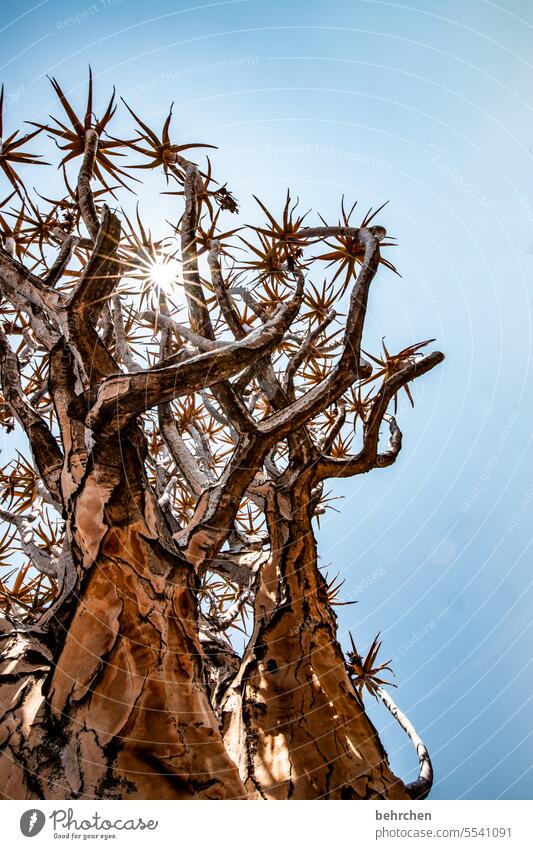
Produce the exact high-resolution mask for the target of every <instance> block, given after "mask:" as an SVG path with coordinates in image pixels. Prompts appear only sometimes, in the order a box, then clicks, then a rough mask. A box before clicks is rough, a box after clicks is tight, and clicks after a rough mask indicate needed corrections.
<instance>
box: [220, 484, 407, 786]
mask: <svg viewBox="0 0 533 849" xmlns="http://www.w3.org/2000/svg"><path fill="white" fill-rule="evenodd" d="M309 478H310V475H309V474H308V475H303V476H300V478H299V479H298V477H296V480H295V481H291V480H290V479H289V480H288V481H285V483H284V485H281V484H279V485H278V486H276V487H275V488H272V489H271V490H270V493H269V495H268V498H267V507H266V515H267V521H268V527H269V533H270V544H271V552H272V554H271V558H270V560H269V561H268V563H267V564H265V566H264V567H263V569H262V571H261V573H260V576H259V586H258V591H257V595H256V603H255V627H254V632H253V635H252V638H251V640H250V644H249V646H248V648H247V650H246V653H245V656H244V658H243V662H242V665H241V668H240V670H239V674H238V676H237V678H236V680H235V682H234V684H233V686H232V687H231V689H230V690H229V691H228V694H227V697H226V699H225V703H224V706H223V717H224V725H225V736H224V740H225V743H226V747H227V749H228V751H229V753H230V754H231V756H232V757H233V759H234V760H235V762H236V763H238V765H239V770H240V773H241V777H242V780H243V782H244V784H245V787H246V789H247V791H248V795H249V797H250V798H264V799H316V798H320V799H380V798H386V799H408V798H409V796H408V794H407V792H406V790H405V786H404V784H403V782H402V781H400V780H399V779H397V778H396V777H395V776H394V775H393V774H392V772H391V770H390V767H389V764H388V761H387V756H386V753H385V751H384V749H383V747H382V745H381V743H380V741H379V738H378V735H377V732H376V730H375V728H374V727H373V725H372V723H371V722H370V720H369V719H368V717H367V716H366V714H365V711H364V708H363V706H362V704H361V702H360V700H359V698H358V697H357V695H356V693H355V690H354V687H353V685H352V682H351V681H350V678H349V676H348V674H347V671H346V666H345V662H344V657H343V653H342V649H341V648H340V646H339V644H338V642H337V639H336V632H337V626H336V616H335V614H334V613H333V612H332V610H331V606H330V604H329V601H328V598H327V587H326V584H325V581H324V579H323V577H322V576H321V574H320V572H319V570H318V568H317V550H316V540H315V538H314V534H313V529H312V525H311V513H312V506H311V492H310V483H309Z"/></svg>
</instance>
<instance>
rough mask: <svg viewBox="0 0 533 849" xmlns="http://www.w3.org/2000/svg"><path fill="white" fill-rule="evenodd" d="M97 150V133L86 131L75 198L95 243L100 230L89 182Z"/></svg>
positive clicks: (92, 130) (91, 130)
mask: <svg viewBox="0 0 533 849" xmlns="http://www.w3.org/2000/svg"><path fill="white" fill-rule="evenodd" d="M97 150H98V133H97V132H96V130H94V129H90V130H87V132H86V133H85V154H84V156H83V162H82V164H81V168H80V173H79V175H78V191H77V196H78V204H79V207H80V212H81V217H82V218H83V223H84V224H85V226H86V227H87V230H88V231H89V234H90V236H91V239H92V240H93V241H96V238H97V236H98V230H99V229H100V223H99V221H98V214H97V212H96V206H95V204H94V198H93V193H92V190H91V180H92V177H93V169H94V163H95V159H96V152H97Z"/></svg>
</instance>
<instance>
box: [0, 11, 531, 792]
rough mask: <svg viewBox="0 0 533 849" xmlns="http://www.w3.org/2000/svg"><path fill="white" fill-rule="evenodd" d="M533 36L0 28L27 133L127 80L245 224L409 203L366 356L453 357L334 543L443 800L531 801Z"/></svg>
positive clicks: (379, 714) (42, 17) (485, 25)
mask: <svg viewBox="0 0 533 849" xmlns="http://www.w3.org/2000/svg"><path fill="white" fill-rule="evenodd" d="M11 16H12V17H11ZM532 35H533V9H532V8H531V5H530V4H529V3H527V2H525V0H523V1H522V2H521V0H512V2H506V3H505V4H502V5H497V4H495V3H491V2H485V0H472V2H469V3H468V4H465V3H462V2H450V0H444V1H443V0H441V2H436V0H435V2H432V0H425V2H421V0H418V2H417V0H412V2H410V3H409V4H408V5H404V4H400V3H394V2H390V3H389V2H381V0H353V2H347V0H344V2H335V0H333V2H328V3H324V2H316V0H311V2H309V1H308V2H304V0H294V2H291V3H287V2H285V3H284V2H280V0H270V2H258V0H234V2H221V3H209V4H202V3H199V2H194V0H191V2H183V0H178V2H171V1H170V0H165V1H164V2H151V3H149V4H147V3H145V2H143V3H141V2H137V0H98V2H95V3H89V2H86V0H44V2H40V3H28V2H27V0H22V2H18V3H17V4H11V5H10V8H9V11H7V9H6V14H5V15H4V16H3V20H2V26H1V27H0V48H1V51H0V53H1V56H2V60H1V62H0V64H1V70H2V74H1V76H2V78H3V79H4V81H5V83H6V88H7V110H6V122H7V129H8V131H9V130H10V127H11V126H12V124H13V128H14V126H15V124H18V123H20V122H21V121H22V120H23V119H25V118H36V116H40V117H44V116H45V115H47V114H48V112H49V111H50V110H52V108H53V107H54V98H53V94H52V91H51V88H50V86H49V84H48V82H47V80H46V76H45V75H46V74H47V73H49V74H53V75H54V76H56V77H57V78H58V80H59V81H60V83H61V84H62V85H63V86H64V87H65V90H66V91H68V92H71V93H72V96H73V98H74V99H76V98H77V97H78V95H79V96H80V97H81V96H82V93H83V89H84V86H85V81H86V73H87V65H88V63H89V62H91V64H92V67H93V71H94V75H95V83H96V87H97V93H98V99H99V100H100V102H101V103H103V101H104V100H105V98H106V97H108V96H109V92H110V89H111V87H112V85H113V84H116V86H117V89H118V92H119V94H122V95H124V96H125V98H126V99H127V100H128V102H129V103H130V105H131V106H132V107H133V108H134V109H135V110H136V111H139V112H140V113H141V114H142V116H143V117H144V118H145V119H147V120H148V122H149V123H153V124H154V125H155V126H157V125H158V124H159V123H160V121H161V119H162V116H163V113H164V112H165V111H166V110H167V109H168V105H169V103H170V102H171V101H175V116H176V118H175V125H174V126H175V134H176V138H177V140H178V141H181V140H186V139H187V140H191V139H192V140H193V141H197V140H202V141H208V142H212V143H215V144H217V145H218V146H219V151H218V152H216V153H215V155H214V156H213V161H214V164H215V170H216V174H217V176H218V177H219V178H221V179H222V181H225V180H227V181H228V185H229V186H230V187H231V189H232V190H233V191H234V192H235V194H236V195H237V196H238V198H239V200H240V202H241V208H242V216H243V219H244V220H253V219H257V212H256V210H255V209H254V204H253V201H252V199H251V194H252V192H254V193H256V194H259V195H260V196H261V197H262V198H263V199H264V200H266V201H267V202H268V203H269V204H270V205H273V206H275V205H277V206H278V207H280V206H281V204H282V200H283V195H284V192H285V191H286V188H287V186H290V187H291V190H292V192H293V194H295V195H298V196H299V197H300V198H301V201H302V206H303V208H306V209H307V208H309V207H313V208H314V209H318V210H319V211H320V212H321V213H322V215H324V217H326V218H329V219H336V218H337V215H338V209H339V203H340V197H341V195H342V194H345V196H346V197H347V199H350V200H356V199H357V200H359V204H360V207H361V210H362V212H364V211H366V209H367V208H368V207H369V206H376V205H379V204H380V203H382V202H383V201H385V200H387V199H388V200H390V203H389V206H388V207H387V208H386V209H385V210H384V211H383V213H382V214H381V215H380V223H382V224H384V226H386V227H387V229H388V231H389V232H390V233H391V234H393V235H394V236H396V237H397V238H398V240H399V247H398V248H397V249H396V250H395V251H394V252H393V253H392V252H391V254H390V257H391V259H392V260H393V261H394V262H395V263H396V264H397V266H398V268H399V270H400V272H401V273H402V275H403V277H402V279H401V280H400V279H399V278H397V277H394V276H393V275H392V274H390V273H388V272H384V273H383V274H381V276H380V277H379V279H378V280H377V281H376V282H375V284H374V289H373V292H372V297H371V308H370V315H369V319H368V323H367V333H366V339H365V347H366V348H367V349H370V350H371V351H374V352H375V351H376V350H377V349H378V346H379V340H380V339H381V337H382V336H386V340H387V345H388V347H389V348H390V349H398V350H399V349H400V348H403V347H404V346H405V345H408V344H411V343H412V342H415V341H420V340H422V339H427V338H429V337H437V339H438V347H439V348H440V349H441V350H443V351H444V352H445V353H446V356H447V359H446V361H445V363H444V365H443V366H441V367H439V369H438V370H436V371H435V372H433V373H432V374H430V375H429V376H426V377H425V378H423V383H420V382H419V384H418V385H417V386H416V387H415V400H416V407H415V410H414V411H412V410H411V409H410V407H409V406H408V404H407V405H406V404H405V403H403V402H402V403H401V405H400V411H399V422H400V424H401V426H402V428H403V430H404V437H405V440H404V449H403V452H402V454H401V456H400V458H399V460H398V462H397V463H396V465H395V466H394V467H393V468H390V469H387V470H378V471H375V472H374V473H373V474H371V475H367V476H364V477H362V478H357V479H353V480H348V481H343V482H339V483H336V484H335V486H334V490H335V493H336V494H338V495H343V496H344V499H343V501H339V502H335V504H336V506H338V507H339V509H340V513H338V514H337V513H333V512H331V513H330V514H329V515H327V516H326V517H325V518H324V520H323V522H322V529H321V532H320V545H321V552H322V556H323V563H324V564H326V563H328V562H331V563H332V569H333V570H334V571H340V572H341V574H342V576H343V577H344V578H345V579H346V582H345V585H344V588H343V589H344V597H345V599H357V600H358V604H357V605H352V606H349V607H342V608H339V619H340V636H341V639H342V640H343V642H344V643H345V644H346V637H347V630H348V628H350V629H351V630H352V632H353V634H354V636H355V638H356V640H357V642H358V644H359V645H360V647H361V648H364V647H365V646H368V644H369V643H370V641H371V639H372V638H373V636H374V634H375V633H376V631H378V630H381V633H382V637H383V640H384V657H390V656H392V657H393V658H394V660H393V666H394V669H395V671H396V675H397V683H398V685H399V687H398V690H397V691H395V697H396V699H397V701H398V704H399V705H400V706H401V707H402V709H403V710H404V711H405V712H407V713H408V715H409V716H410V718H411V719H412V720H413V722H414V723H415V725H416V727H417V729H418V730H419V732H420V734H421V735H422V736H423V738H424V740H425V741H426V742H427V744H428V747H429V749H430V752H431V753H432V756H433V758H434V762H435V768H436V774H437V779H436V785H435V789H434V792H433V794H432V795H433V798H464V799H476V798H489V799H492V798H531V795H532V793H531V790H532V787H533V773H532V770H531V764H532V754H533V740H532V736H531V732H532V726H531V720H530V717H531V705H530V701H531V695H532V677H533V676H532V673H531V648H530V647H531V642H532V635H531V602H532V597H533V590H532V580H533V577H532V575H531V571H532V570H531V569H530V561H531V550H530V542H531V534H530V526H531V521H532V517H533V451H532V447H531V416H530V406H531V404H530V397H531V388H532V387H531V384H532V379H531V366H530V361H529V358H530V349H531V305H532V300H533V293H532V284H533V279H532V278H533V179H532V151H533V101H532V100H531V91H533V64H531V63H530V62H529V61H528V58H530V56H531V51H530V49H528V48H529V47H530V44H531V38H532ZM54 111H57V110H54ZM122 116H123V121H124V123H125V125H126V124H127V123H128V122H127V116H126V114H125V112H124V111H123V112H122ZM120 120H121V119H120V118H119V119H118V121H117V123H116V124H115V129H116V130H117V131H118V132H119V131H120ZM49 170H50V172H51V171H52V169H49ZM43 172H44V169H43ZM44 179H45V180H46V179H49V180H50V181H53V180H54V179H55V177H54V176H53V174H52V173H51V174H50V176H49V177H46V178H44ZM42 180H43V178H41V181H40V186H43V182H42ZM171 203H172V201H171V199H168V198H166V199H164V200H161V201H160V200H157V201H154V200H152V202H151V205H150V206H149V218H150V219H152V218H153V220H154V223H155V221H156V220H160V218H161V214H162V212H166V211H167V209H168V208H169V206H168V205H169V204H171ZM370 711H371V715H372V717H373V719H374V721H375V722H376V724H377V726H378V728H379V730H380V733H381V735H382V739H383V740H384V742H385V745H386V747H387V749H388V751H389V754H390V758H391V762H392V766H393V768H394V769H395V771H396V772H397V773H398V774H400V775H401V776H402V777H404V778H406V779H407V778H410V777H412V776H414V774H415V772H416V759H415V758H414V756H413V752H412V749H411V747H410V745H409V744H408V743H407V742H406V740H405V738H404V737H403V735H402V733H401V732H400V730H399V729H398V728H397V727H395V725H394V723H393V721H392V720H391V719H390V717H389V715H388V714H387V712H386V710H385V708H384V707H383V706H381V705H375V706H374V705H370Z"/></svg>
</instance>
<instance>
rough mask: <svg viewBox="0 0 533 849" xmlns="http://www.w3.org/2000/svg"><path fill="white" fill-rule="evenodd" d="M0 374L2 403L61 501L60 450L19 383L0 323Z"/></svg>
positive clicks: (45, 478) (11, 352)
mask: <svg viewBox="0 0 533 849" xmlns="http://www.w3.org/2000/svg"><path fill="white" fill-rule="evenodd" d="M0 378H1V382H2V392H3V395H4V398H5V400H6V403H7V404H9V407H10V409H11V411H12V413H13V415H14V416H15V418H16V419H17V421H18V422H19V424H20V425H21V427H22V428H23V429H24V431H25V433H26V436H27V437H28V440H29V443H30V448H31V452H32V455H33V458H34V460H35V465H36V467H37V470H38V472H39V475H40V476H41V478H42V480H43V482H44V484H45V486H46V487H47V489H48V490H49V491H50V493H51V495H52V497H53V498H54V500H55V501H61V495H60V490H59V477H60V474H61V468H62V465H63V454H62V452H61V450H60V448H59V446H58V444H57V442H56V440H55V438H54V436H53V435H52V433H51V432H50V429H49V428H48V425H47V424H46V422H45V421H44V419H43V418H42V417H41V416H40V415H39V414H38V413H37V412H36V410H34V409H33V407H32V406H31V404H30V403H29V402H28V400H27V398H26V396H25V394H24V392H23V390H22V386H21V383H20V369H19V363H18V359H17V356H16V354H15V353H14V352H13V351H12V350H11V348H10V346H9V342H8V341H7V338H6V335H5V333H4V331H3V329H2V328H1V327H0Z"/></svg>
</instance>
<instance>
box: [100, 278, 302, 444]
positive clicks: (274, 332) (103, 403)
mask: <svg viewBox="0 0 533 849" xmlns="http://www.w3.org/2000/svg"><path fill="white" fill-rule="evenodd" d="M302 295H303V282H301V283H299V284H298V285H297V287H296V290H295V293H294V296H293V297H292V298H291V300H290V301H288V302H287V303H285V304H280V305H279V307H278V309H277V310H276V312H275V314H274V315H273V316H272V318H271V319H270V321H269V322H267V324H265V325H264V327H262V328H260V329H259V330H255V331H253V332H252V333H250V334H248V336H246V337H245V338H244V339H243V340H242V341H241V342H235V343H228V344H227V345H226V346H225V347H224V348H220V349H218V350H216V351H211V352H207V353H204V354H199V355H198V356H196V357H192V358H191V359H188V360H187V361H186V362H184V363H177V364H176V365H169V366H166V367H164V366H163V364H162V363H160V364H159V365H158V367H155V368H152V369H149V370H147V371H142V372H137V373H136V374H132V375H122V374H118V375H114V376H112V377H108V378H107V379H106V380H104V381H102V383H101V385H100V387H99V389H98V391H97V394H96V398H95V399H94V402H93V403H92V405H91V406H90V408H89V412H88V414H87V417H86V423H87V425H88V427H92V428H94V429H100V428H104V427H105V428H108V429H111V430H118V429H120V428H122V427H124V426H125V425H126V424H127V423H128V422H129V421H130V420H131V419H132V418H133V417H135V416H136V415H138V414H139V413H142V412H144V411H145V410H148V409H150V407H154V406H155V405H156V404H163V403H165V402H167V401H172V400H173V399H174V398H177V397H178V396H179V395H186V394H190V393H191V392H197V391H199V390H200V389H206V388H208V387H209V386H213V385H214V384H216V383H220V382H221V381H223V380H227V379H228V378H229V377H232V376H233V375H234V374H237V373H238V372H239V371H241V370H242V369H243V368H245V367H246V366H247V365H249V364H250V363H253V362H257V361H258V360H260V359H261V358H262V357H263V356H264V355H265V354H266V353H267V352H268V351H270V350H272V349H273V348H274V347H275V346H276V345H278V344H279V342H280V341H281V339H282V338H283V336H284V334H285V333H286V331H287V329H288V328H289V327H290V325H291V322H292V321H293V319H294V317H295V316H296V314H297V312H298V310H299V308H300V304H301V299H302ZM89 400H91V399H90V398H89ZM243 408H244V405H243ZM244 409H245V408H244ZM246 415H247V416H249V414H248V411H246ZM249 418H251V417H249ZM252 422H253V419H252Z"/></svg>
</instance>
